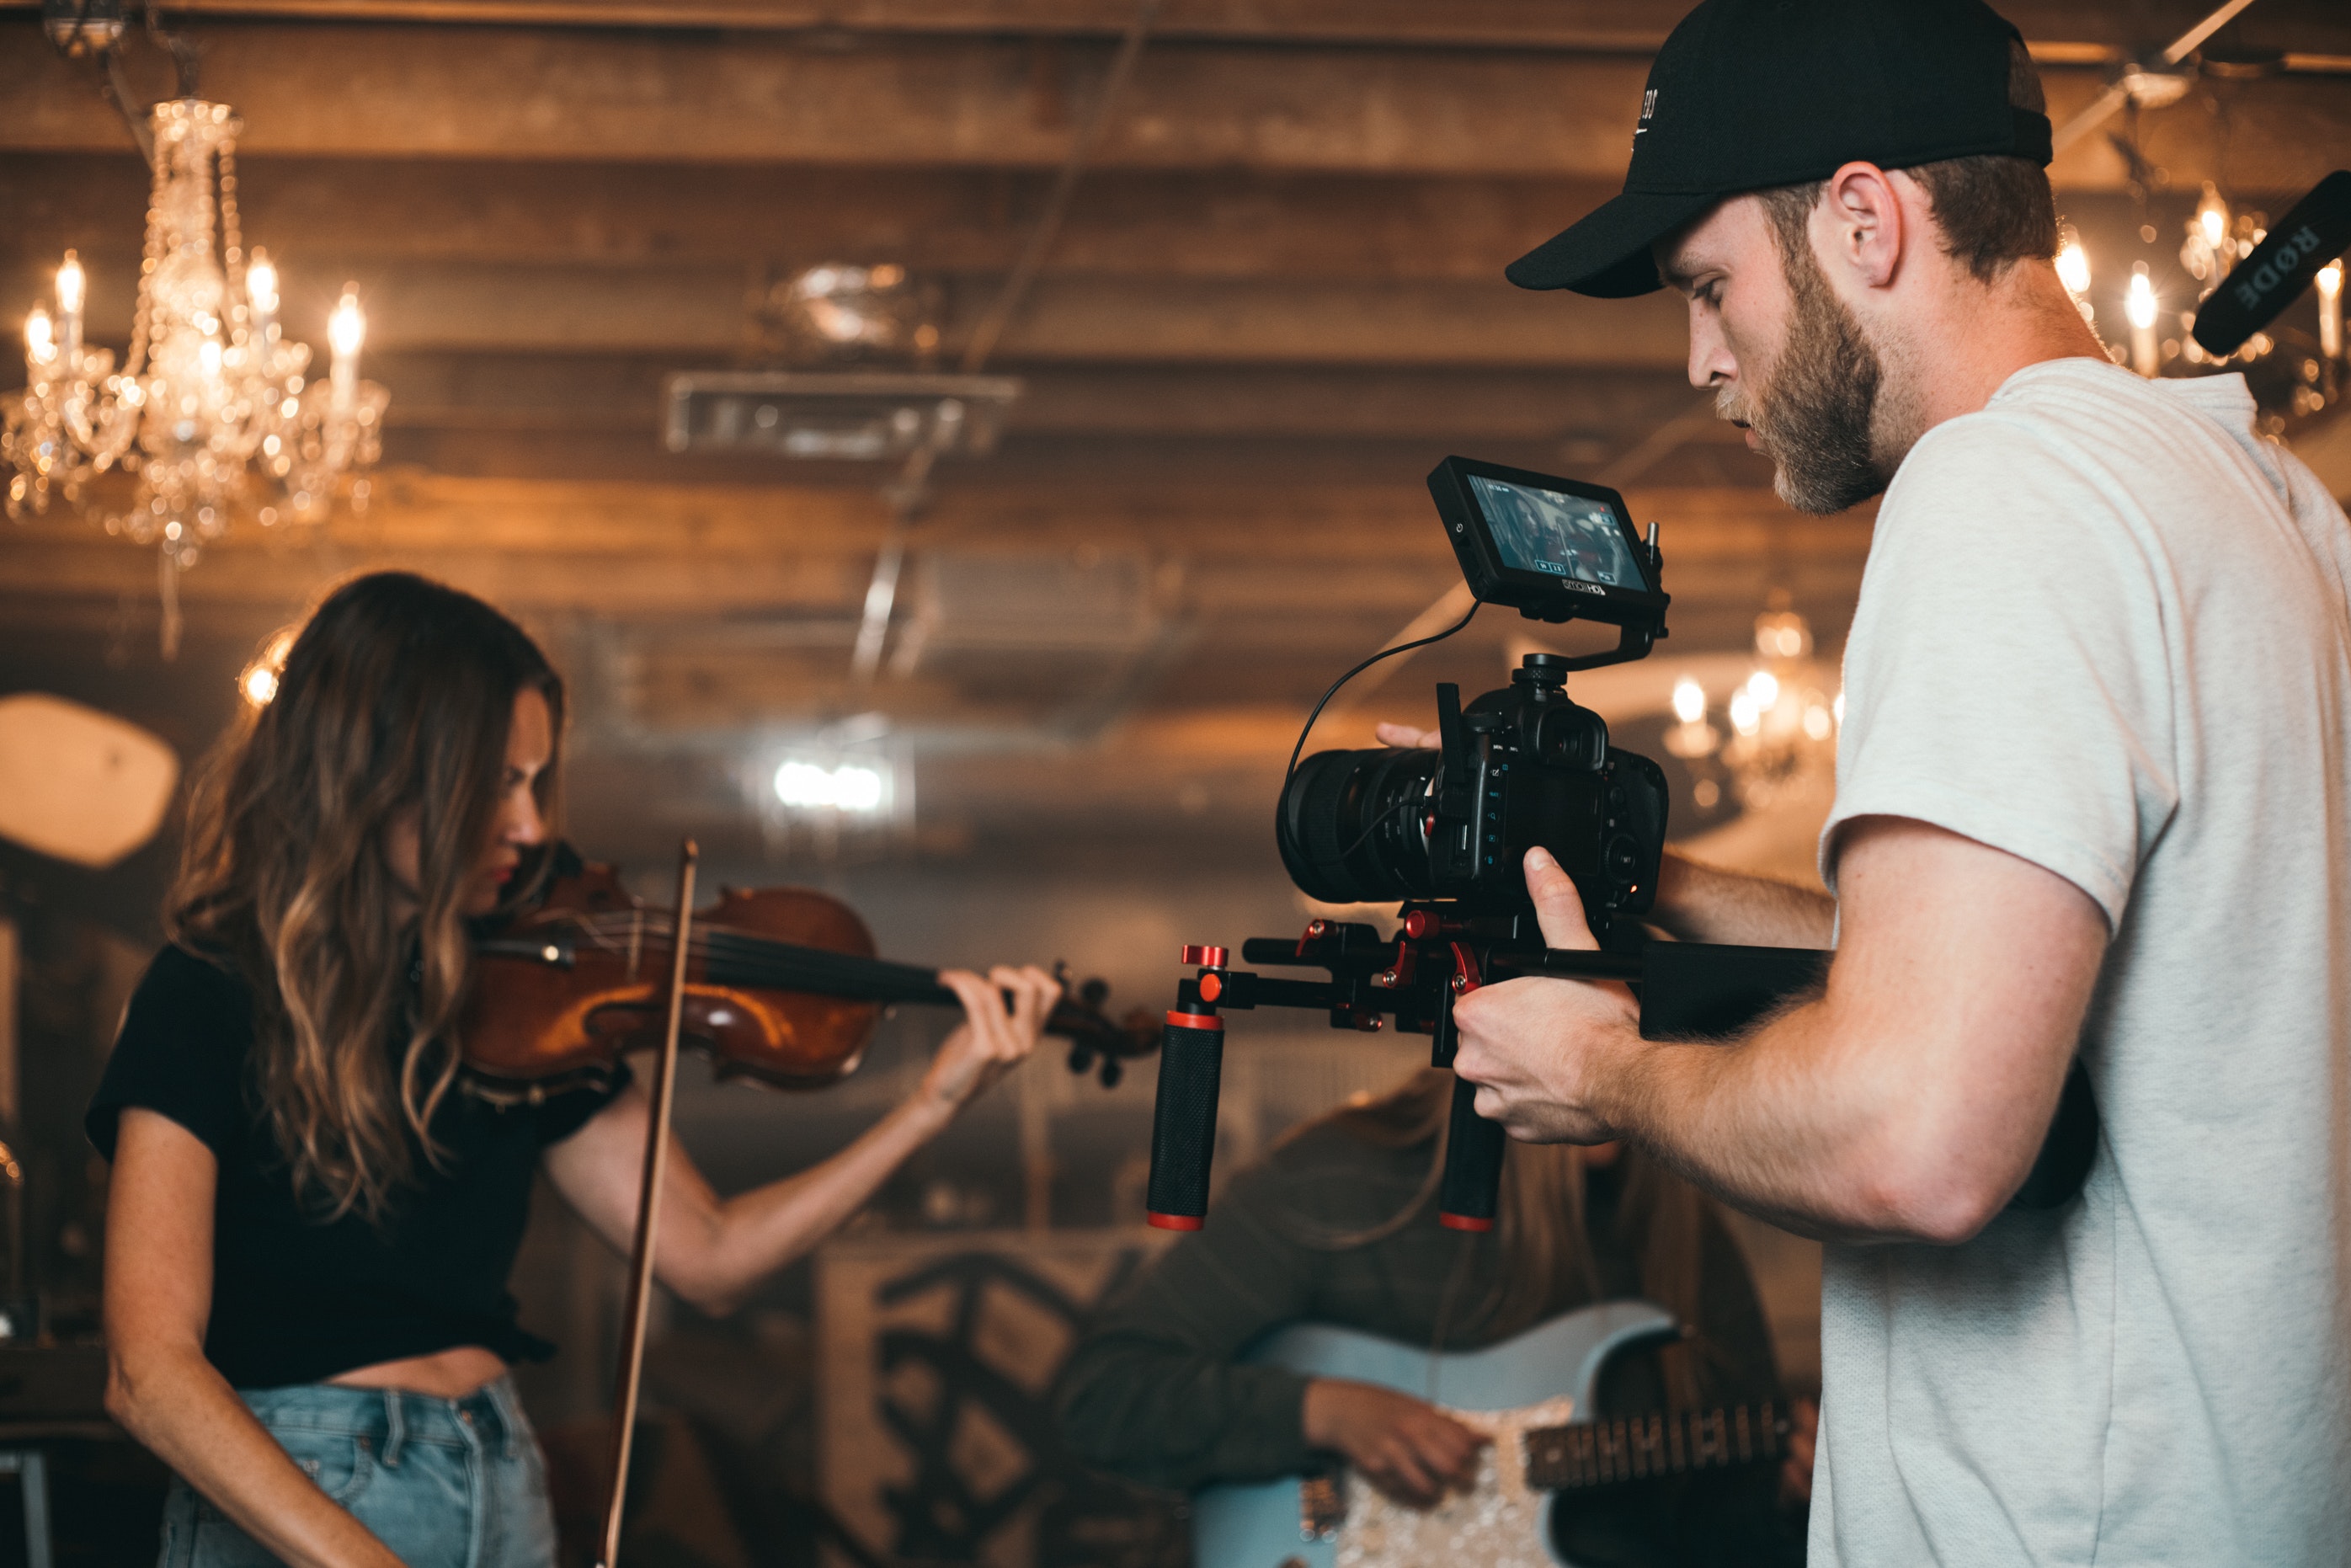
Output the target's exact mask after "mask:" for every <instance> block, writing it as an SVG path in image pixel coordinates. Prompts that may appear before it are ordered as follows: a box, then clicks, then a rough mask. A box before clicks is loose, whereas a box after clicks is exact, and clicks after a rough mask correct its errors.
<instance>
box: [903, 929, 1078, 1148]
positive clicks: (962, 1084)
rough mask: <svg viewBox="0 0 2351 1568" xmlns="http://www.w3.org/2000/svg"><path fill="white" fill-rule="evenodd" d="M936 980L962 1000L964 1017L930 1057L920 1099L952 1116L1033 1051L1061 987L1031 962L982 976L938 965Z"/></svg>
mask: <svg viewBox="0 0 2351 1568" xmlns="http://www.w3.org/2000/svg"><path fill="white" fill-rule="evenodd" d="M939 983H940V984H941V985H943V986H946V988H948V989H950V990H952V991H953V992H955V994H956V996H958V997H961V998H963V1012H964V1021H963V1023H962V1025H961V1027H959V1028H958V1029H956V1031H955V1032H954V1033H953V1034H951V1035H949V1036H947V1038H946V1043H945V1044H943V1045H941V1046H940V1047H939V1051H938V1054H937V1055H936V1056H935V1057H933V1058H932V1059H931V1068H930V1071H928V1072H925V1074H923V1086H922V1089H921V1090H920V1091H919V1092H918V1098H920V1099H922V1100H924V1101H925V1102H928V1103H932V1104H934V1105H935V1106H936V1108H937V1109H938V1110H940V1111H941V1112H943V1113H946V1114H947V1115H950V1116H952V1115H954V1114H955V1113H956V1112H958V1111H961V1110H962V1109H963V1108H964V1107H965V1106H966V1105H968V1104H970V1103H972V1102H973V1101H974V1100H976V1099H977V1098H978V1097H979V1096H980V1094H981V1093H983V1092H986V1090H987V1087H988V1085H990V1084H992V1083H994V1082H996V1081H997V1080H998V1079H999V1078H1001V1077H1003V1076H1004V1075H1005V1073H1007V1072H1008V1071H1011V1069H1012V1068H1013V1067H1015V1066H1016V1065H1018V1064H1019V1062H1020V1061H1021V1060H1022V1059H1024V1058H1025V1057H1027V1056H1028V1055H1029V1052H1030V1051H1034V1050H1036V1049H1037V1040H1038V1038H1039V1037H1040V1035H1042V1034H1043V1033H1044V1032H1045V1020H1046V1019H1049V1018H1050V1017H1051V1016H1052V1013H1053V1004H1054V1003H1055V1002H1057V1001H1059V1000H1061V982H1060V981H1058V980H1056V979H1054V978H1053V977H1052V976H1050V975H1049V974H1047V973H1046V972H1045V971H1044V970H1042V969H1040V968H1038V967H1036V966H1035V965H1033V964H1029V965H1024V966H1022V967H1019V968H1017V969H1016V968H1012V967H1008V966H1006V965H998V966H997V967H995V968H993V969H990V970H989V971H988V972H987V977H986V978H985V979H983V978H981V977H979V976H977V975H975V974H973V973H971V972H970V971H969V970H967V969H942V970H940V971H939Z"/></svg>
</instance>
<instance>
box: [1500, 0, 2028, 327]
mask: <svg viewBox="0 0 2351 1568" xmlns="http://www.w3.org/2000/svg"><path fill="white" fill-rule="evenodd" d="M2022 41H2023V40H2022V36H2021V35H2020V34H2019V33H2018V32H2017V30H2016V29H2015V28H2014V27H2013V26H2010V25H2009V24H2008V23H2007V22H2006V21H2005V20H2003V19H2002V18H2001V16H2000V15H1999V14H1998V13H1997V12H1995V11H1993V10H1992V8H1991V6H1989V5H1985V4H1984V3H1983V0H1706V3H1705V4H1704V5H1700V6H1699V7H1698V9H1697V10H1695V11H1692V12H1691V13H1690V14H1689V15H1688V16H1685V17H1683V18H1682V21H1681V25H1680V26H1677V27H1676V28H1675V29H1674V30H1673V34H1672V36H1671V37H1667V39H1666V44H1665V47H1663V48H1662V49H1660V50H1658V51H1657V59H1656V64H1655V65H1653V66H1651V67H1650V68H1649V85H1648V90H1647V91H1646V92H1645V93H1643V94H1642V95H1641V122H1640V124H1639V126H1638V127H1637V128H1636V129H1635V131H1634V132H1633V162H1632V165H1631V167H1630V168H1628V169H1627V170H1626V171H1625V193H1624V194H1622V195H1620V196H1616V197H1614V198H1613V199H1611V200H1609V201H1607V202H1605V203H1603V204H1601V205H1600V206H1599V207H1598V208H1596V209H1594V210H1593V212H1592V213H1590V214H1586V216H1585V217H1584V218H1583V221H1582V222H1581V223H1578V224H1577V225H1574V226H1573V228H1570V229H1568V230H1567V231H1566V232H1565V233H1563V234H1560V235H1554V236H1553V237H1552V238H1551V239H1549V240H1546V241H1544V242H1543V243H1542V244H1541V245H1540V246H1536V247H1535V248H1534V249H1532V250H1531V251H1529V252H1527V254H1526V255H1524V256H1520V257H1519V259H1518V260H1516V261H1514V262H1512V263H1511V264H1510V267H1508V268H1507V269H1506V270H1505V272H1504V276H1505V277H1509V278H1510V281H1511V282H1512V283H1515V284H1517V285H1518V286H1519V287H1521V288H1571V289H1573V290H1574V291H1575V292H1576V293H1578V294H1589V295H1593V296H1595V297H1597V298H1603V299H1621V298H1627V297H1629V296H1631V295H1635V294H1648V293H1652V292H1654V291H1655V290H1656V289H1658V288H1661V287H1664V283H1663V282H1662V280H1660V279H1659V277H1657V267H1656V261H1655V259H1654V258H1653V257H1652V256H1651V255H1650V251H1649V247H1650V246H1652V245H1654V244H1656V242H1657V241H1658V240H1660V239H1662V238H1664V237H1665V236H1666V235H1669V234H1671V233H1673V232H1674V231H1675V230H1676V229H1677V228H1680V227H1681V226H1682V225H1685V224H1687V223H1689V222H1691V221H1693V220H1694V219H1696V218H1698V217H1700V216H1702V215H1703V214H1705V213H1706V212H1707V210H1708V208H1710V207H1712V206H1713V205H1714V204H1716V203H1717V202H1719V201H1721V200H1722V199H1723V198H1725V197H1726V196H1735V195H1738V194H1740V193H1742V192H1746V191H1761V190H1768V189H1770V188H1771V187H1772V186H1774V185H1797V184H1802V183H1805V182H1806V181H1810V180H1824V179H1826V178H1828V176H1830V175H1831V174H1833V173H1834V172H1836V171H1837V170H1838V169H1839V168H1840V167H1842V166H1843V165H1844V164H1846V163H1849V162H1853V161H1854V160H1855V159H1866V160H1868V161H1869V162H1873V163H1876V164H1877V165H1878V166H1880V167H1881V168H1886V169H1907V168H1910V167H1912V166H1914V165H1917V164H1919V163H1932V162H1936V161H1938V159H1944V158H1964V157H1968V156H1970V155H1971V154H1975V153H1983V152H1995V153H2006V154H2008V155H2010V156H2011V157H2017V158H2029V159H2031V160H2032V162H2035V163H2037V164H2041V165H2043V166H2044V167H2045V166H2046V165H2047V164H2048V162H2049V160H2050V157H2051V156H2052V154H2051V152H2050V140H2049V139H2050V129H2049V117H2048V116H2047V115H2044V114H2035V113H2032V111H2031V110H2021V109H2015V108H2011V106H2010V104H2009V101H2008V80H2009V50H2010V48H2011V46H2012V45H2017V44H2021V43H2022Z"/></svg>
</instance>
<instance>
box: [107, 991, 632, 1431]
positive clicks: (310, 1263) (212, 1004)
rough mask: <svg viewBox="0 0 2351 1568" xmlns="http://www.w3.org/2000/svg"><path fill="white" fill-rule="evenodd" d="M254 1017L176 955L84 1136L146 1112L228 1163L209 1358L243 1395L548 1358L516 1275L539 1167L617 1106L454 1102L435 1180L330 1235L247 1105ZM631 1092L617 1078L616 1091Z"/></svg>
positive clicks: (218, 1205) (588, 1096)
mask: <svg viewBox="0 0 2351 1568" xmlns="http://www.w3.org/2000/svg"><path fill="white" fill-rule="evenodd" d="M252 1048H253V1007H252V998H251V995H250V993H249V992H248V990H247V988H246V985H245V982H244V981H242V980H240V979H237V978H235V977H233V976H231V975H229V974H227V973H225V972H224V971H223V970H221V969H217V968H214V967H213V966H212V965H210V964H208V963H206V962H204V960H203V959H201V958H198V957H196V956H193V955H192V954H190V953H188V952H186V951H185V950H183V949H182V948H179V947H166V948H164V949H163V950H162V952H161V953H159V954H157V955H156V956H155V961H154V962H153V963H152V964H151V965H149V966H148V968H147V974H146V977H144V978H143V979H141V981H140V982H139V988H138V990H137V991H136V992H135V993H134V994H133V995H132V997H131V1009H130V1011H129V1013H128V1014H127V1015H126V1016H125V1018H124V1019H123V1024H122V1033H121V1036H120V1038H119V1039H118V1040H116V1041H115V1046H114V1055H113V1057H112V1059H111V1060H110V1061H108V1063H107V1067H106V1075H105V1077H104V1078H103V1079H102V1080H101V1081H100V1082H99V1088H98V1095H97V1098H96V1099H94V1100H93V1101H92V1102H91V1103H90V1107H89V1116H88V1118H87V1120H86V1122H85V1125H86V1126H87V1127H88V1129H89V1137H90V1141H91V1142H92V1143H94V1144H96V1145H98V1147H99V1152H100V1153H101V1154H103V1155H106V1157H107V1158H108V1159H112V1158H113V1157H114V1142H115V1133H116V1130H117V1127H118V1125H119V1124H120V1120H121V1115H122V1112H123V1111H124V1109H125V1108H127V1107H129V1106H133V1105H136V1106H140V1107H141V1108H143V1109H146V1110H150V1111H154V1112H158V1113H162V1115H165V1116H168V1117H170V1118H171V1119H172V1121H174V1122H177V1123H179V1124H180V1125H182V1126H183V1127H185V1128H187V1129H188V1131H190V1132H191V1133H193V1134H195V1135H196V1136H197V1137H199V1138H201V1139H203V1140H204V1145H205V1146H206V1147H207V1148H209V1149H211V1150H212V1152H213V1155H214V1157H215V1158H216V1159H217V1160H218V1161H219V1162H220V1178H219V1186H218V1188H217V1190H216V1195H215V1197H214V1206H213V1302H212V1320H211V1323H210V1326H209V1327H208V1328H207V1330H206V1332H205V1334H204V1354H205V1356H206V1357H207V1358H208V1359H209V1360H210V1361H211V1362H212V1364H214V1366H216V1367H218V1368H219V1369H220V1371H221V1375H223V1376H225V1377H226V1378H227V1379H228V1381H229V1382H230V1384H231V1385H234V1386H235V1387H238V1388H274V1387H279V1386H282V1385H287V1384H295V1383H318V1382H322V1381H324V1380H325V1379H327V1378H329V1377H332V1376H334V1375H336V1374H338V1373H342V1372H349V1371H350V1370H352V1369H353V1368H355V1367H361V1366H371V1365H373V1364H376V1363H378V1362H383V1361H394V1360H399V1359H401V1358H403V1357H407V1356H413V1355H430V1354H434V1352H436V1351H443V1350H448V1349H452V1348H454V1347H455V1346H458V1345H481V1346H483V1347H485V1348H486V1349H488V1350H490V1351H493V1352H495V1353H496V1354H498V1355H500V1356H502V1357H504V1358H505V1359H506V1360H507V1361H509V1362H513V1361H522V1360H529V1361H540V1360H544V1359H546V1357H547V1356H549V1354H553V1352H554V1349H555V1347H554V1346H553V1345H551V1344H549V1343H548V1342H546V1341H545V1340H542V1339H539V1338H538V1337H537V1336H536V1335H533V1334H529V1333H524V1332H523V1330H522V1329H521V1328H520V1327H518V1326H517V1323H516V1322H515V1312H516V1308H515V1300H514V1297H513V1296H511V1295H509V1294H508V1293H507V1274H508V1272H509V1271H511V1270H512V1269H513V1267H514V1260H515V1254H516V1252H517V1249H520V1247H521V1245H522V1232H523V1224H524V1221H525V1220H526V1219H527V1218H528V1213H529V1207H530V1186H531V1176H532V1174H533V1172H535V1171H536V1170H537V1169H538V1156H539V1152H540V1151H541V1150H542V1149H544V1148H546V1147H547V1146H548V1145H551V1144H554V1143H558V1142H559V1141H561V1140H562V1139H564V1138H566V1137H569V1135H570V1134H573V1133H575V1132H577V1131H579V1129H580V1126H581V1125H582V1124H585V1123H586V1122H587V1121H588V1119H589V1118H590V1117H591V1116H593V1115H594V1114H595V1113H597V1112H599V1111H601V1110H602V1109H603V1108H604V1107H605V1106H606V1105H607V1104H609V1103H611V1100H612V1099H613V1097H614V1096H615V1095H616V1094H618V1093H619V1092H620V1085H619V1084H616V1085H615V1086H614V1087H613V1088H611V1089H610V1090H575V1091H572V1092H567V1093H562V1094H558V1095H552V1096H550V1097H549V1098H548V1099H546V1100H545V1101H543V1102H541V1103H539V1104H538V1105H535V1106H534V1105H517V1106H511V1107H503V1108H502V1107H499V1106H496V1105H493V1104H490V1103H487V1102H486V1101H483V1100H480V1099H477V1098H475V1096H473V1095H470V1094H467V1093H465V1092H462V1091H460V1092H453V1093H452V1094H450V1095H449V1096H448V1097H447V1098H446V1099H445V1100H444V1102H443V1103H442V1105H441V1107H440V1109H439V1110H438V1111H437V1112H435V1113H434V1122H433V1133H434V1137H435V1138H436V1139H437V1140H438V1141H439V1143H440V1144H441V1145H442V1146H443V1148H444V1150H446V1151H447V1154H446V1155H445V1157H444V1161H443V1164H442V1168H439V1169H435V1168H434V1166H433V1165H432V1164H431V1163H430V1162H428V1161H426V1160H424V1159H423V1157H422V1154H421V1151H416V1150H414V1149H413V1148H412V1152H413V1153H415V1154H416V1155H417V1158H416V1162H415V1168H416V1172H417V1178H416V1180H415V1182H414V1183H413V1185H411V1186H405V1187H403V1188H402V1189H401V1190H400V1191H399V1192H398V1193H397V1194H396V1195H395V1196H394V1197H393V1200H392V1208H391V1210H390V1212H389V1214H388V1216H387V1217H386V1218H385V1219H384V1220H383V1221H382V1223H381V1225H380V1226H379V1225H378V1224H375V1223H371V1222H370V1221H369V1220H367V1219H365V1218H360V1216H358V1215H356V1214H347V1215H345V1216H344V1217H343V1218H340V1219H338V1220H335V1221H333V1222H331V1223H323V1224H322V1223H320V1222H319V1219H318V1218H316V1214H315V1210H314V1209H312V1208H308V1207H306V1206H305V1205H304V1204H303V1203H302V1202H300V1201H298V1199H297V1197H296V1195H295V1192H294V1186H293V1178H292V1176H291V1175H290V1173H289V1171H288V1168H287V1164H286V1162H285V1160H284V1159H283V1158H282V1157H281V1156H280V1155H279V1154H278V1151H277V1143H276V1140H275V1139H274V1138H273V1137H272V1135H271V1134H270V1133H269V1130H268V1128H267V1127H266V1124H263V1123H262V1122H261V1121H260V1120H259V1119H258V1115H257V1113H256V1107H255V1105H254V1102H253V1093H252V1090H251V1087H250V1084H251V1080H250V1077H249V1076H248V1072H247V1058H248V1056H249V1055H250V1054H251V1051H252ZM622 1082H625V1078H623V1079H622Z"/></svg>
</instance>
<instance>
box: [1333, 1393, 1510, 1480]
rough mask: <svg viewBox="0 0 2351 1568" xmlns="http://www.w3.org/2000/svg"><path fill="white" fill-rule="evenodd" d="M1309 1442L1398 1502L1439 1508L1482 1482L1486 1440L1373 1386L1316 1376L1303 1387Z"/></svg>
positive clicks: (1407, 1399)
mask: <svg viewBox="0 0 2351 1568" xmlns="http://www.w3.org/2000/svg"><path fill="white" fill-rule="evenodd" d="M1301 1423H1302V1425H1303V1426H1304V1427H1305V1431H1306V1440H1307V1441H1308V1442H1309V1443H1311V1444H1313V1445H1314V1447H1316V1448H1329V1449H1332V1450H1333V1451H1335V1452H1337V1453H1341V1454H1344V1455H1345V1456H1346V1457H1347V1462H1348V1463H1349V1464H1351V1465H1353V1466H1354V1467H1355V1469H1358V1470H1360V1471H1361V1472H1363V1475H1364V1479H1366V1480H1368V1481H1370V1482H1371V1483H1372V1484H1373V1485H1374V1486H1375V1487H1377V1488H1379V1489H1380V1490H1382V1491H1384V1492H1385V1493H1387V1495H1388V1496H1390V1497H1392V1498H1395V1500H1397V1501H1398V1502H1402V1503H1406V1504H1409V1505H1410V1506H1411V1507H1414V1508H1422V1509H1426V1508H1434V1507H1436V1506H1437V1503H1438V1502H1439V1501H1441V1500H1443V1499H1444V1497H1445V1494H1446V1493H1447V1492H1448V1491H1452V1490H1456V1489H1457V1488H1458V1489H1459V1490H1464V1491H1466V1490H1468V1489H1469V1487H1470V1486H1471V1485H1472V1484H1474V1483H1475V1481H1476V1480H1477V1478H1478V1450H1479V1449H1480V1448H1484V1447H1485V1446H1486V1443H1487V1438H1486V1437H1485V1435H1484V1434H1482V1433H1479V1432H1476V1431H1472V1430H1471V1429H1470V1428H1469V1427H1465V1426H1463V1425H1462V1424H1461V1423H1460V1422H1458V1421H1456V1420H1455V1419H1454V1418H1453V1417H1452V1416H1447V1414H1446V1413H1445V1412H1444V1411H1442V1410H1439V1409H1438V1408H1437V1406H1434V1405H1426V1404H1424V1403H1422V1402H1421V1401H1420V1400H1417V1399H1415V1398H1414V1397H1413V1396H1410V1395H1409V1394H1398V1393H1396V1392H1395V1390H1393V1389H1388V1388H1382V1387H1379V1386H1377V1385H1374V1384H1369V1383H1352V1382H1349V1381H1347V1380H1346V1379H1344V1378H1336V1377H1318V1378H1316V1379H1315V1380H1314V1381H1313V1382H1311V1383H1310V1384H1308V1385H1306V1406H1305V1409H1304V1411H1303V1412H1302V1413H1301Z"/></svg>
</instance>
